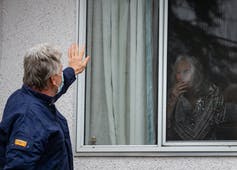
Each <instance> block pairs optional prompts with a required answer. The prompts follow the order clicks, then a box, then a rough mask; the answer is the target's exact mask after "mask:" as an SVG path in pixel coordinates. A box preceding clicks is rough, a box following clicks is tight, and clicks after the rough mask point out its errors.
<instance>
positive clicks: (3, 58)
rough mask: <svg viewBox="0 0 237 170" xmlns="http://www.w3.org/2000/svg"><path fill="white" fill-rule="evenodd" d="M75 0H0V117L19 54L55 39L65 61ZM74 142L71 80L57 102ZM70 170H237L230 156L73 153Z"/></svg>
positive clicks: (18, 69) (17, 80)
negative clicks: (120, 155)
mask: <svg viewBox="0 0 237 170" xmlns="http://www.w3.org/2000/svg"><path fill="white" fill-rule="evenodd" d="M76 4H77V3H76V0H0V117H1V116H2V112H3V109H4V105H5V103H6V101H7V98H8V96H9V95H10V94H11V93H12V92H13V91H14V90H16V89H17V88H20V87H21V86H22V76H23V66H22V62H23V56H24V54H25V51H26V50H27V49H28V48H30V47H31V46H33V45H35V44H37V43H42V42H49V43H52V44H56V45H58V46H59V47H60V48H61V49H62V52H63V54H64V56H63V64H64V66H67V48H68V46H69V45H70V44H71V43H72V42H76V40H77V37H76V35H77V33H76V31H77V30H76V24H77V22H76V19H77V14H76V11H77V7H76ZM57 107H58V109H59V110H60V111H61V113H62V114H64V116H65V117H66V118H67V120H68V123H69V127H70V133H71V138H72V142H73V145H75V142H74V141H75V137H74V136H75V131H74V129H75V117H76V116H75V114H76V83H74V85H73V86H72V87H71V88H70V90H69V91H68V93H67V94H66V95H64V96H63V97H62V98H61V99H60V100H59V101H58V102H57ZM74 167H75V170H82V169H90V170H92V169H96V170H98V169H108V170H111V169H122V170H129V169H149V170H152V169H158V170H235V169H236V170H237V158H235V157H75V158H74Z"/></svg>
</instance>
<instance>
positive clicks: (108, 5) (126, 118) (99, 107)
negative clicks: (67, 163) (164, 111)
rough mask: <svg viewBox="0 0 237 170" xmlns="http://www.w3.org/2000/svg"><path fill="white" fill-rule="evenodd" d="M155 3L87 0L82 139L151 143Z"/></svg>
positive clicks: (88, 141) (154, 114) (155, 78)
mask: <svg viewBox="0 0 237 170" xmlns="http://www.w3.org/2000/svg"><path fill="white" fill-rule="evenodd" d="M158 3H159V2H157V1H156V0H138V1H130V0H119V1H118V0H88V1H87V53H88V55H90V56H91V62H90V63H89V65H88V67H87V72H86V105H85V106H86V107H85V136H84V143H85V145H95V144H96V145H153V144H156V143H157V81H158V73H157V72H158V71H157V70H158Z"/></svg>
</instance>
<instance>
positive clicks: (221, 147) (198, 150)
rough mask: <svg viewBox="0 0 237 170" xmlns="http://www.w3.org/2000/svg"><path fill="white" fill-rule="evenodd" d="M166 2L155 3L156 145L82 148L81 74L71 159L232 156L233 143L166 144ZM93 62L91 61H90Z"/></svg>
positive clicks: (80, 14) (82, 38)
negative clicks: (157, 22)
mask: <svg viewBox="0 0 237 170" xmlns="http://www.w3.org/2000/svg"><path fill="white" fill-rule="evenodd" d="M86 1H87V0H77V10H78V11H77V34H78V35H77V41H78V43H79V44H86V18H87V17H86V14H87V11H86V10H87V7H86V5H87V2H86ZM167 21H168V0H160V1H159V75H158V76H159V78H158V89H159V90H158V120H157V121H158V127H157V128H158V135H157V137H158V140H157V145H84V123H85V122H84V118H85V117H84V114H85V72H83V73H82V74H80V75H79V76H78V79H77V99H76V100H77V101H76V102H77V117H76V123H75V125H76V130H75V133H76V134H75V136H76V142H75V144H76V146H75V152H74V155H75V156H236V155H237V141H228V142H227V141H220V140H218V141H198V142H188V141H178V142H176V141H169V142H167V141H166V136H165V134H166V95H167V94H166V91H167V80H166V77H167V71H166V70H167V30H168V29H167V28H168V24H167V23H168V22H167ZM92 60H93V58H92Z"/></svg>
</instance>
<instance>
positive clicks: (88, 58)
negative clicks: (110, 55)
mask: <svg viewBox="0 0 237 170" xmlns="http://www.w3.org/2000/svg"><path fill="white" fill-rule="evenodd" d="M89 60H90V56H87V57H86V58H85V60H84V61H83V64H84V65H85V66H86V65H87V63H88V62H89Z"/></svg>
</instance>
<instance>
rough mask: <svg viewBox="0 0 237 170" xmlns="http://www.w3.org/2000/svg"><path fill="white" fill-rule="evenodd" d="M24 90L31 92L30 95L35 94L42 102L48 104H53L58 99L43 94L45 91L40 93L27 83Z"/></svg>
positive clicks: (23, 87)
mask: <svg viewBox="0 0 237 170" xmlns="http://www.w3.org/2000/svg"><path fill="white" fill-rule="evenodd" d="M22 90H24V91H26V92H27V93H29V94H30V95H33V96H35V97H37V98H39V99H40V100H41V101H42V102H44V103H46V104H48V105H52V104H54V103H55V101H56V98H55V97H52V96H48V95H46V94H43V93H39V92H37V91H35V90H33V89H32V88H30V87H29V86H27V85H23V86H22Z"/></svg>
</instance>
